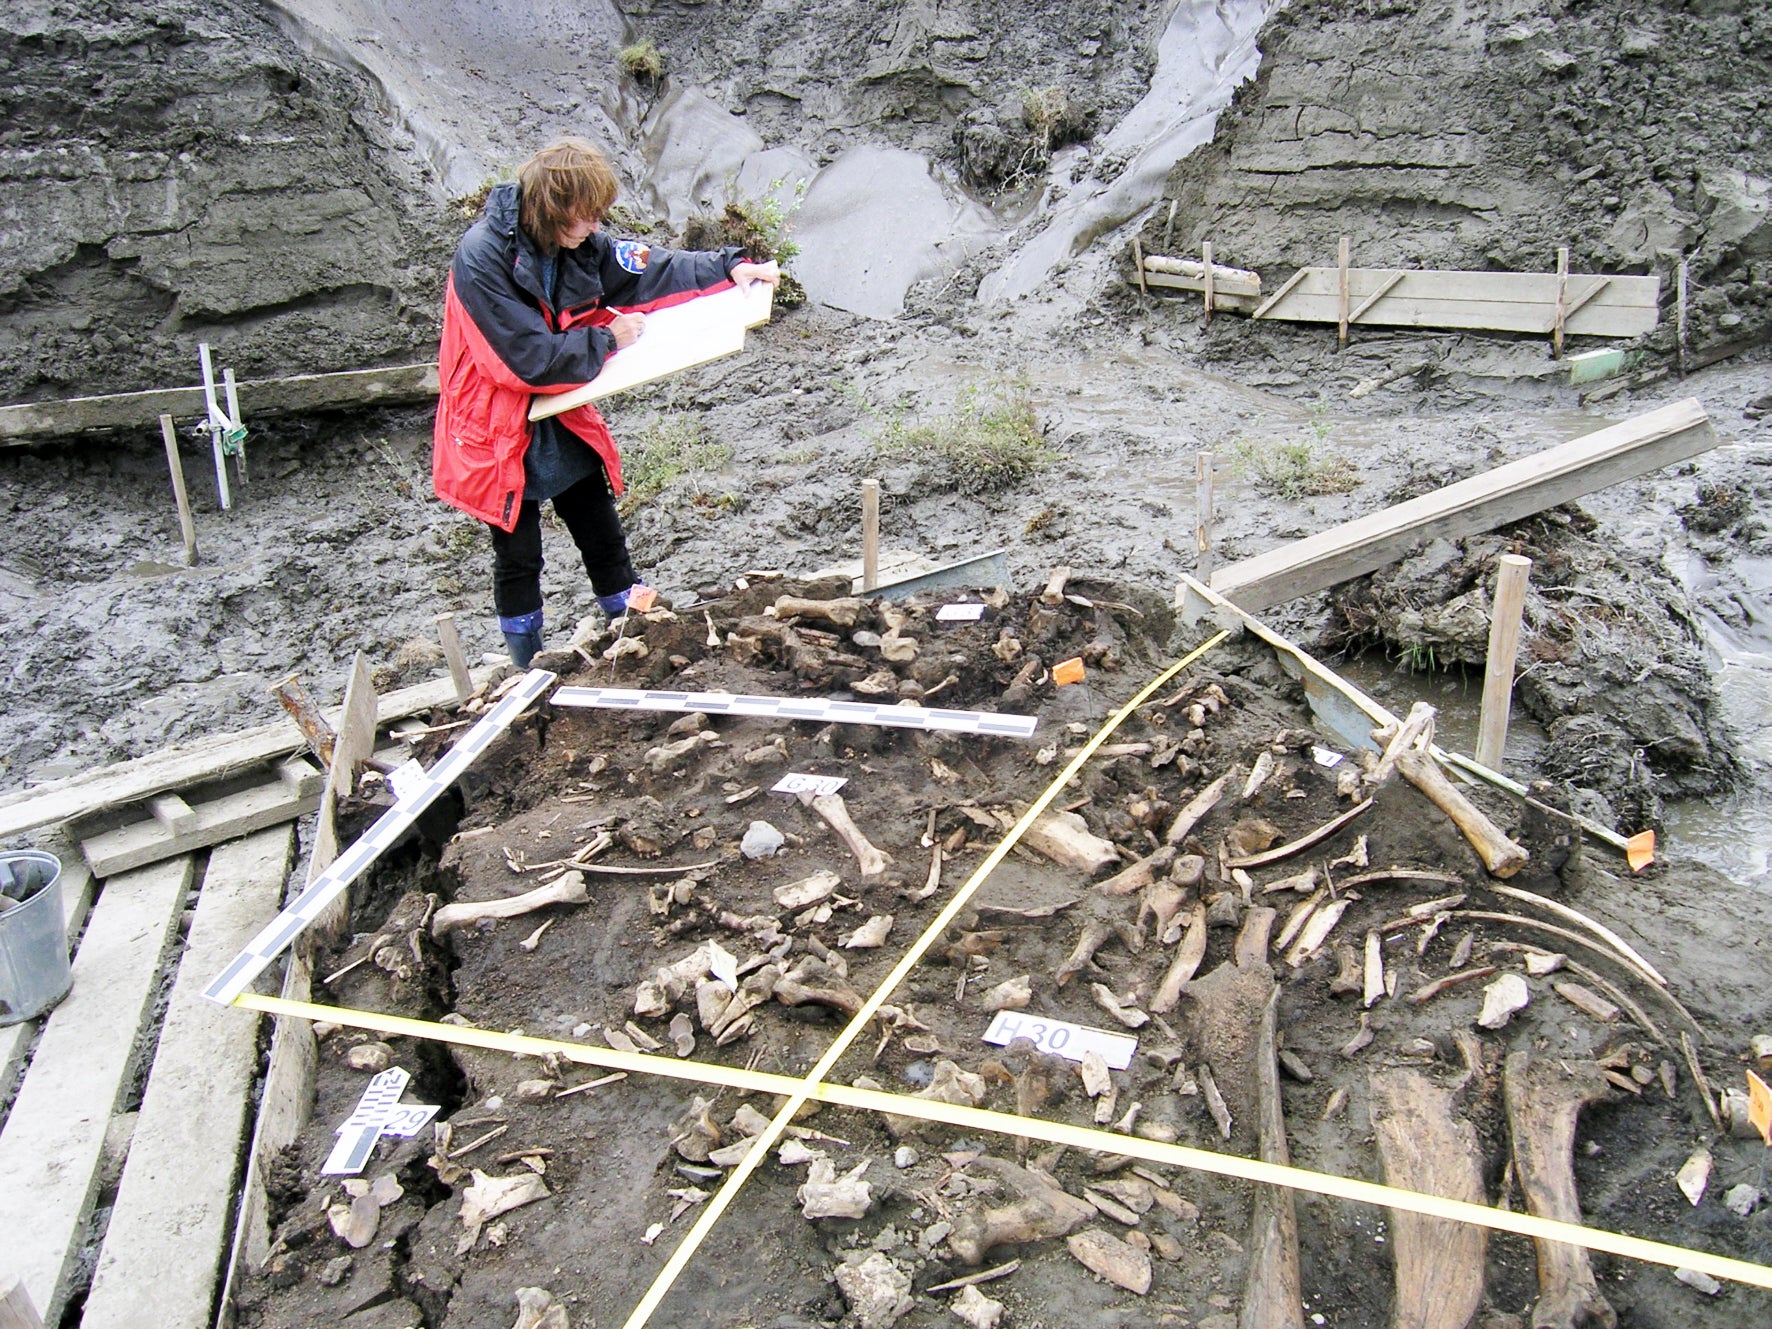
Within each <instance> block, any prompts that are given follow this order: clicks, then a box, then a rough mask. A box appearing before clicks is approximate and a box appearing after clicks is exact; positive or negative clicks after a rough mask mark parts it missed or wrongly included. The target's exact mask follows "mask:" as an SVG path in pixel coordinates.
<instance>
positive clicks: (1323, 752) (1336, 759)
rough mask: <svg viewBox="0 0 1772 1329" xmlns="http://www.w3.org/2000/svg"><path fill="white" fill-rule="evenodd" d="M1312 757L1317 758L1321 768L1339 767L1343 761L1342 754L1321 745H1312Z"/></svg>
mask: <svg viewBox="0 0 1772 1329" xmlns="http://www.w3.org/2000/svg"><path fill="white" fill-rule="evenodd" d="M1311 756H1312V757H1314V758H1316V762H1317V765H1319V766H1339V765H1341V763H1342V760H1343V758H1342V755H1341V753H1339V752H1335V751H1333V750H1331V749H1329V748H1326V747H1324V746H1323V745H1322V744H1321V743H1313V744H1311Z"/></svg>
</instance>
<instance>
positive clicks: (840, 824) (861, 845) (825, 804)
mask: <svg viewBox="0 0 1772 1329" xmlns="http://www.w3.org/2000/svg"><path fill="white" fill-rule="evenodd" d="M800 802H801V803H803V804H805V805H806V806H807V807H809V808H811V809H812V810H813V811H814V812H816V813H818V815H819V816H821V817H823V818H824V819H825V821H826V822H828V823H829V824H830V828H831V829H832V830H833V831H835V832H836V833H837V838H838V839H840V840H841V841H842V842H843V843H844V844H845V845H847V846H848V848H849V852H850V853H852V854H854V855H855V861H856V862H857V863H859V864H860V865H861V875H862V876H863V877H864V878H866V877H879V876H883V875H884V874H885V872H886V865H887V864H888V863H890V862H891V861H892V856H891V855H890V854H887V853H885V852H883V851H882V850H879V849H876V848H875V847H874V846H873V845H872V844H870V843H869V841H868V838H867V836H865V835H863V834H862V833H861V831H860V830H859V829H857V827H856V825H855V823H854V822H853V821H851V820H850V819H849V809H848V808H846V807H845V806H844V805H843V796H842V795H841V794H801V795H800Z"/></svg>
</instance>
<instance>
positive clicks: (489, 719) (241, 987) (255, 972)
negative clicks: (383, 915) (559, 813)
mask: <svg viewBox="0 0 1772 1329" xmlns="http://www.w3.org/2000/svg"><path fill="white" fill-rule="evenodd" d="M559 677H560V676H559V675H558V674H554V673H550V672H549V671H548V670H546V669H531V670H530V671H529V673H528V674H526V675H525V676H524V677H523V680H522V681H521V682H520V683H518V684H517V686H516V687H514V688H512V689H511V690H510V691H509V692H507V693H505V695H504V696H503V697H501V698H499V701H498V704H497V705H496V706H494V707H493V708H492V709H491V710H490V711H488V712H486V714H485V715H484V716H482V717H481V718H480V721H479V723H477V724H476V725H475V726H474V727H473V728H472V729H470V730H468V732H467V733H465V734H463V735H462V736H461V738H459V739H458V740H457V741H456V744H455V746H454V747H452V748H450V749H449V751H448V753H447V754H445V756H444V757H443V759H442V760H441V761H439V762H438V763H437V764H436V765H435V766H433V767H431V769H430V770H428V771H426V772H425V776H424V780H423V782H422V783H418V782H414V784H413V786H412V787H411V788H410V789H409V790H408V791H407V794H406V796H405V797H404V798H402V799H400V801H399V802H397V803H395V804H394V806H393V807H391V808H389V809H388V810H387V811H386V812H384V813H382V814H381V816H380V817H379V818H377V820H376V823H375V825H373V826H371V827H370V828H369V829H368V830H367V831H366V832H364V834H363V836H362V837H361V838H360V839H358V840H357V841H356V843H354V844H352V845H351V847H350V848H349V849H346V850H345V851H344V852H343V853H342V854H340V855H339V856H338V857H337V858H335V859H334V860H333V861H332V866H331V867H329V868H327V869H326V871H324V872H323V873H321V874H320V875H319V876H318V877H316V878H315V879H314V880H313V881H312V882H311V883H309V885H308V887H307V888H306V889H305V890H304V891H302V893H301V894H300V895H298V896H296V897H295V899H293V900H291V901H290V902H289V903H288V904H287V905H286V906H285V907H284V909H283V912H282V913H280V914H278V915H277V917H275V918H273V919H272V920H271V921H270V922H269V923H267V924H266V925H265V927H264V930H263V931H261V932H260V933H259V934H258V935H257V936H256V937H254V938H253V939H252V940H251V941H250V942H248V943H247V944H246V949H245V950H243V951H241V952H240V954H238V955H236V956H235V957H234V959H233V960H232V961H231V962H230V963H229V965H228V967H227V968H226V969H224V970H222V971H221V973H220V974H218V975H216V977H215V980H214V981H213V982H211V983H210V985H209V986H208V987H207V988H205V989H204V991H203V995H204V996H206V997H208V998H209V999H210V1000H211V1001H219V1002H221V1003H222V1004H223V1005H224V1006H225V1005H228V1004H229V1003H231V1002H232V1001H233V1000H234V998H235V997H238V996H239V995H240V994H241V993H242V992H244V991H246V989H247V988H248V987H250V986H251V985H252V980H253V979H255V978H257V977H258V976H259V975H260V974H261V973H263V972H264V970H265V969H266V967H267V966H269V965H270V963H271V962H272V961H273V960H275V959H276V958H277V957H278V956H279V955H281V954H282V953H283V952H284V950H285V949H286V948H287V947H288V946H289V944H290V943H291V942H293V941H294V940H295V939H296V938H297V937H299V936H300V935H301V934H302V933H303V931H305V930H306V929H307V928H308V926H309V925H310V924H311V923H313V921H314V920H315V919H316V918H318V917H319V916H320V915H321V914H322V913H324V912H325V910H326V907H327V906H328V905H330V904H331V903H332V902H333V901H334V900H336V899H337V898H338V897H339V894H340V893H341V892H342V891H344V890H346V889H347V888H348V887H349V886H350V884H351V883H352V882H353V881H355V880H356V879H357V878H358V877H360V876H361V875H362V874H363V872H364V870H365V869H366V868H368V867H369V865H370V864H371V863H373V862H375V860H376V859H378V858H380V857H381V856H382V854H384V853H386V852H387V851H388V850H389V849H391V848H393V846H394V845H395V843H396V842H398V840H399V839H400V837H401V836H402V835H404V834H406V832H407V830H408V829H409V828H410V827H411V825H412V823H413V822H414V821H416V820H417V819H418V816H419V814H420V813H421V812H423V811H424V810H425V809H426V808H428V807H430V805H431V804H432V803H434V802H436V800H437V796H438V795H439V794H441V793H442V792H443V791H444V790H445V789H447V788H449V786H450V785H452V784H454V783H455V782H456V781H457V780H459V779H460V778H461V775H462V772H463V771H465V770H467V769H468V767H469V766H471V765H473V764H474V760H475V759H476V758H477V757H479V756H480V754H481V753H483V752H485V751H486V749H487V748H488V747H489V746H490V745H491V744H492V741H493V740H494V739H495V738H497V737H498V736H499V735H500V734H502V733H504V731H505V730H506V729H509V728H510V727H511V723H512V721H514V720H515V719H516V718H517V717H518V716H519V715H521V714H522V713H523V712H524V710H525V709H527V708H528V706H529V705H530V703H532V702H533V701H534V700H535V699H536V698H537V697H539V696H541V694H542V693H544V692H546V691H547V690H548V689H549V688H550V687H552V686H553V685H554V684H555V683H556V682H558V681H559Z"/></svg>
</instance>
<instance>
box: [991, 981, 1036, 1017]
mask: <svg viewBox="0 0 1772 1329" xmlns="http://www.w3.org/2000/svg"><path fill="white" fill-rule="evenodd" d="M1033 999H1034V984H1033V978H1032V976H1031V975H1028V974H1022V975H1020V976H1018V977H1016V978H1010V979H1005V980H1004V981H1003V982H1001V983H999V984H997V985H996V986H995V987H994V988H991V989H989V990H988V991H986V992H985V993H984V994H983V995H982V996H981V997H980V999H979V1000H980V1001H981V1002H982V1003H983V1004H984V1008H985V1009H986V1010H987V1011H1023V1010H1026V1009H1027V1007H1028V1003H1029V1002H1031V1001H1032V1000H1033Z"/></svg>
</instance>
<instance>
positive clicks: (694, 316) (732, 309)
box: [529, 282, 775, 420]
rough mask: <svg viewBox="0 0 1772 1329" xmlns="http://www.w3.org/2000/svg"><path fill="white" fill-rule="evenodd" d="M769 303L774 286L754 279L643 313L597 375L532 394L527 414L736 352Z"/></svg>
mask: <svg viewBox="0 0 1772 1329" xmlns="http://www.w3.org/2000/svg"><path fill="white" fill-rule="evenodd" d="M774 307H775V288H774V287H773V286H768V285H766V284H764V283H763V282H753V283H752V284H751V285H750V286H749V287H747V288H746V289H745V290H742V291H741V290H739V288H738V287H736V286H732V287H729V288H727V289H726V290H724V291H716V292H714V294H712V295H702V296H697V297H696V298H695V299H693V300H686V301H684V302H683V303H682V304H680V305H671V306H669V307H667V308H665V309H660V310H658V311H657V312H656V313H651V314H648V315H646V330H645V331H644V332H643V333H641V334H640V338H639V340H638V341H636V342H634V343H633V344H632V345H631V346H627V347H625V348H623V349H622V350H619V351H617V352H616V353H615V354H614V355H612V356H610V357H609V359H608V361H607V362H605V364H604V365H603V372H602V373H600V374H598V375H597V377H595V378H594V379H592V380H591V381H590V382H589V383H586V384H585V385H584V386H583V387H579V388H573V389H572V390H571V391H570V392H559V393H554V394H552V395H543V396H537V397H536V398H535V400H534V401H533V402H532V403H531V404H530V407H529V418H530V419H531V420H546V419H547V418H548V417H549V416H553V415H559V414H561V413H562V412H565V411H570V410H571V409H572V408H573V407H575V406H583V405H585V404H586V403H588V402H594V401H601V400H602V399H603V398H604V397H610V396H613V395H614V394H616V393H618V392H625V391H626V390H627V389H629V388H637V387H641V386H643V385H644V384H647V383H653V382H656V381H657V380H659V379H661V378H665V377H666V376H668V375H670V374H675V373H678V372H680V371H682V370H685V369H693V368H694V367H695V366H696V365H705V364H707V363H708V362H709V361H710V360H718V359H720V358H722V357H723V356H728V355H737V354H738V353H739V352H740V351H742V350H744V338H745V333H746V332H748V331H750V329H752V328H756V327H761V326H762V325H763V324H765V323H767V322H768V321H769V315H770V314H771V312H773V310H774Z"/></svg>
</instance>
